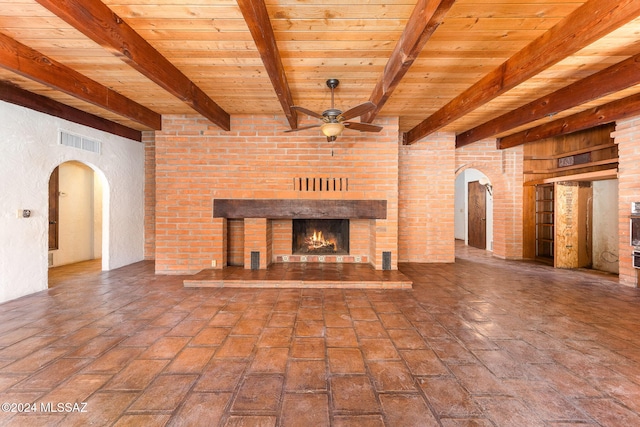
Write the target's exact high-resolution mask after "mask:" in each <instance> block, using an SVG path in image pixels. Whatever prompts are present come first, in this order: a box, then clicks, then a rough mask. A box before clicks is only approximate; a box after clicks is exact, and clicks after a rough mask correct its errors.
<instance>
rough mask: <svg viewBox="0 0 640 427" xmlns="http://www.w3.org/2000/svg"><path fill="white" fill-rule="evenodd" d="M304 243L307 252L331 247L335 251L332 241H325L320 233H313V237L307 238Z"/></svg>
mask: <svg viewBox="0 0 640 427" xmlns="http://www.w3.org/2000/svg"><path fill="white" fill-rule="evenodd" d="M304 242H305V243H306V244H307V246H308V248H309V250H313V249H320V248H325V247H329V246H333V247H334V249H335V246H336V243H335V241H332V240H327V239H325V238H324V236H323V235H322V231H315V230H314V231H313V236H309V237H307V238H306V239H305V240H304Z"/></svg>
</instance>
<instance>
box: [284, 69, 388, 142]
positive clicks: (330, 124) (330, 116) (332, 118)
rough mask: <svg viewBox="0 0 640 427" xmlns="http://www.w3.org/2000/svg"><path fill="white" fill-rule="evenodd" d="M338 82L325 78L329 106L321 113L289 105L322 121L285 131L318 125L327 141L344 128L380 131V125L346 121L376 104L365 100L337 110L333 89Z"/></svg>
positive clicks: (296, 130) (334, 137)
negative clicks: (334, 103) (353, 105)
mask: <svg viewBox="0 0 640 427" xmlns="http://www.w3.org/2000/svg"><path fill="white" fill-rule="evenodd" d="M338 84H340V81H339V80H338V79H329V80H327V86H328V87H329V89H331V108H329V109H328V110H324V111H323V112H322V114H319V113H316V112H315V111H311V110H308V109H306V108H304V107H299V106H297V105H292V106H291V108H293V109H294V110H297V111H300V112H301V113H305V114H307V115H309V116H312V117H315V118H318V119H320V120H322V122H323V123H319V124H316V125H310V126H303V127H300V128H297V129H290V130H286V131H285V132H298V131H301V130H306V129H312V128H317V127H319V128H320V130H321V131H322V133H323V134H324V135H325V136H326V137H327V141H329V142H332V141H335V140H336V138H337V137H338V136H339V135H340V134H341V133H342V131H343V130H344V129H345V128H347V129H353V130H357V131H360V132H380V131H381V130H382V126H377V125H371V124H368V123H360V122H349V121H347V120H349V119H352V118H354V117H359V116H362V115H363V114H366V113H368V112H369V111H371V110H373V109H375V108H376V104H374V103H373V102H370V101H367V102H365V103H363V104H360V105H356V106H355V107H353V108H350V109H348V110H347V111H345V112H342V110H338V109H337V108H335V107H334V105H333V101H334V98H333V90H334V89H335V88H336V87H338Z"/></svg>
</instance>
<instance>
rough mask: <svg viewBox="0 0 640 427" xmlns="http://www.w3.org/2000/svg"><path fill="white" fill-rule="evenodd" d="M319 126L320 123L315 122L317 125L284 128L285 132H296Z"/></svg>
mask: <svg viewBox="0 0 640 427" xmlns="http://www.w3.org/2000/svg"><path fill="white" fill-rule="evenodd" d="M320 126H322V125H321V124H317V125H309V126H303V127H301V128H297V129H287V130H285V133H287V132H298V131H299V130H307V129H312V128H319V127H320Z"/></svg>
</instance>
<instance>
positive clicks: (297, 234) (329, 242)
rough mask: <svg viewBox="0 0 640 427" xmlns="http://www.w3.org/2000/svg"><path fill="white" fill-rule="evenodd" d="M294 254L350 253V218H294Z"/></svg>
mask: <svg viewBox="0 0 640 427" xmlns="http://www.w3.org/2000/svg"><path fill="white" fill-rule="evenodd" d="M292 253H293V255H349V220H348V219H294V220H293V239H292Z"/></svg>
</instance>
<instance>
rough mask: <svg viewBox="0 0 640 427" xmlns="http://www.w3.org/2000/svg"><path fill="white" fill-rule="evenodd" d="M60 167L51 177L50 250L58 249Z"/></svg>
mask: <svg viewBox="0 0 640 427" xmlns="http://www.w3.org/2000/svg"><path fill="white" fill-rule="evenodd" d="M59 171H60V168H58V167H56V168H55V169H54V170H53V172H52V173H51V178H49V250H54V249H58V220H59V218H58V217H59V210H58V206H59V204H58V196H59V194H60V192H59V191H60V184H59V176H60V173H59Z"/></svg>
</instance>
